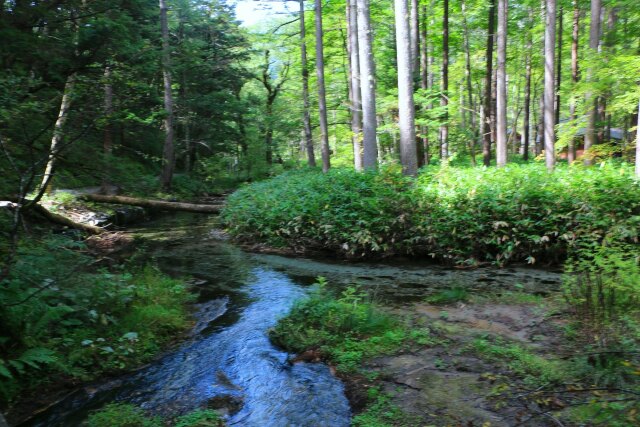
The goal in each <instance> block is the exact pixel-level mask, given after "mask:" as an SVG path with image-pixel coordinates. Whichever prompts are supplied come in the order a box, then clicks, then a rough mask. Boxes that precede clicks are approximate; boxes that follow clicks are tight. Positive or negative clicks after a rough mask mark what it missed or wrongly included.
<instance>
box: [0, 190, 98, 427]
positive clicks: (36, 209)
mask: <svg viewBox="0 0 640 427" xmlns="http://www.w3.org/2000/svg"><path fill="white" fill-rule="evenodd" d="M27 202H28V200H27ZM0 208H6V209H11V210H13V209H17V208H21V209H22V211H21V212H22V213H23V214H30V213H37V214H39V215H40V216H43V217H44V218H46V219H48V220H49V221H51V222H54V223H56V224H61V225H66V226H67V227H71V228H75V229H78V230H82V231H85V232H87V233H90V234H101V233H104V232H105V230H104V229H103V228H100V227H97V226H95V225H91V224H83V223H81V222H75V221H74V220H72V219H71V218H67V217H66V216H63V215H60V214H57V213H55V212H51V211H50V210H49V209H47V208H45V207H44V206H42V205H40V204H38V203H35V204H31V205H29V204H26V205H25V206H24V207H22V206H21V205H20V204H19V203H16V202H14V201H12V200H0ZM0 427H1V426H0Z"/></svg>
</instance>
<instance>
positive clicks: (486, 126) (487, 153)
mask: <svg viewBox="0 0 640 427" xmlns="http://www.w3.org/2000/svg"><path fill="white" fill-rule="evenodd" d="M495 20H496V0H489V20H488V26H487V51H486V54H485V57H486V62H487V63H486V74H485V87H484V122H483V126H482V135H483V144H482V159H483V162H484V165H485V166H489V165H490V164H491V132H492V129H493V127H494V126H493V124H492V123H491V117H492V116H493V114H492V112H491V110H492V108H491V106H492V102H491V87H492V85H493V83H492V81H493V39H494V33H495V26H496V23H495Z"/></svg>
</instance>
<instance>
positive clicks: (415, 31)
mask: <svg viewBox="0 0 640 427" xmlns="http://www.w3.org/2000/svg"><path fill="white" fill-rule="evenodd" d="M409 2H410V11H409V39H410V43H411V44H410V46H411V53H410V58H411V72H412V77H411V79H412V82H413V81H417V80H418V77H419V75H420V55H418V51H419V50H420V24H419V21H420V17H419V15H418V0H409ZM396 43H397V40H396ZM414 133H415V132H414Z"/></svg>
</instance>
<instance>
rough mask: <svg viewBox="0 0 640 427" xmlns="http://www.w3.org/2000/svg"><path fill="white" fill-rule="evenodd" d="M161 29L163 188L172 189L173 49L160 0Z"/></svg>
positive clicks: (165, 3) (165, 13)
mask: <svg viewBox="0 0 640 427" xmlns="http://www.w3.org/2000/svg"><path fill="white" fill-rule="evenodd" d="M160 30H161V32H162V76H163V79H164V111H165V118H164V131H165V140H164V147H163V149H162V162H163V164H162V174H161V176H160V182H161V184H162V189H163V190H165V191H169V190H171V181H172V178H173V168H174V166H175V152H174V148H173V95H172V93H171V51H170V49H169V24H168V22H167V2H166V0H160Z"/></svg>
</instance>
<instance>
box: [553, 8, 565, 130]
mask: <svg viewBox="0 0 640 427" xmlns="http://www.w3.org/2000/svg"><path fill="white" fill-rule="evenodd" d="M563 18H564V9H563V8H562V6H560V9H559V10H558V34H557V39H558V47H557V54H558V62H556V101H555V102H556V111H555V120H554V123H555V125H556V126H558V125H559V124H560V86H561V85H562V28H563V25H562V24H563V22H562V21H563Z"/></svg>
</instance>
